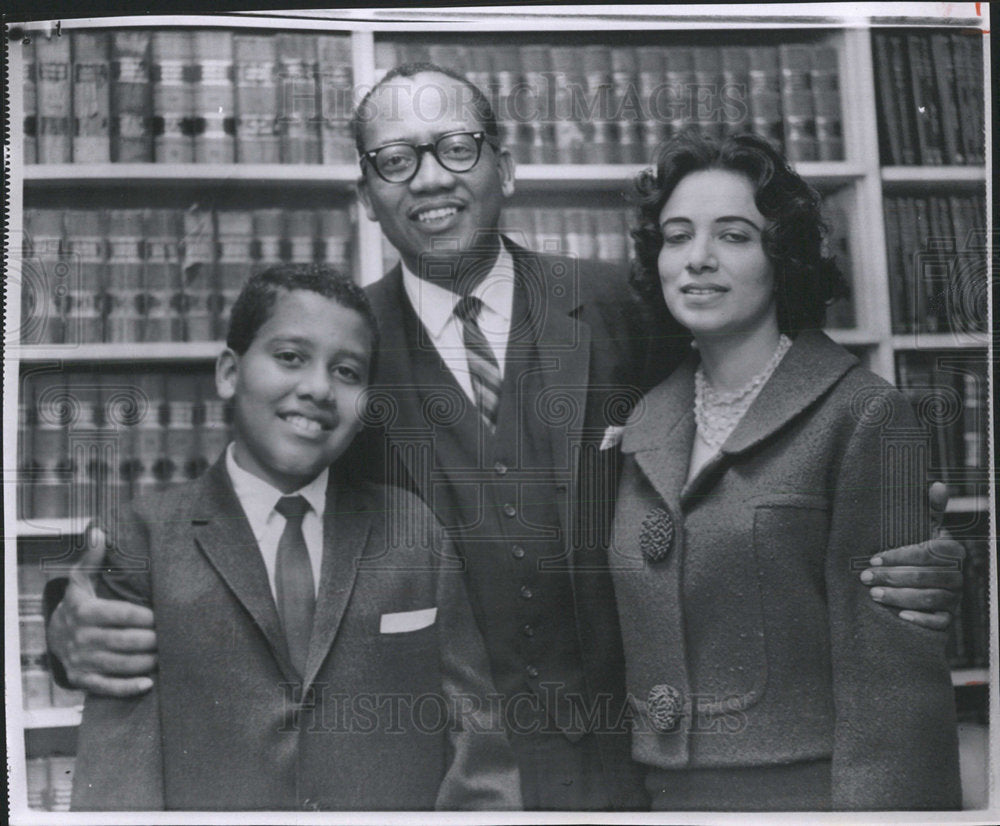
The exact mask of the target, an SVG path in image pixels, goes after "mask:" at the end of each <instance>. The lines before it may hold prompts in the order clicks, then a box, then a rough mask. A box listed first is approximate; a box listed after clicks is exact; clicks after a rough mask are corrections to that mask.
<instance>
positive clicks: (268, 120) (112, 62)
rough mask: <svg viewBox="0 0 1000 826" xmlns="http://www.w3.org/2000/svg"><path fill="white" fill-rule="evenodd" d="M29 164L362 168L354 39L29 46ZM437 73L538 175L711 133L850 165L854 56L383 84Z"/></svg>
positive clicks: (550, 63)
mask: <svg viewBox="0 0 1000 826" xmlns="http://www.w3.org/2000/svg"><path fill="white" fill-rule="evenodd" d="M22 48H23V49H24V61H25V86H24V115H25V120H24V134H25V156H26V159H27V161H28V163H35V162H37V163H68V162H71V161H72V162H76V163H101V162H159V163H216V164H218V163H233V162H236V163H353V162H354V160H355V157H356V154H355V149H354V143H353V140H352V138H351V135H350V129H349V122H350V117H351V113H352V111H353V107H354V105H355V104H356V103H357V102H358V100H359V99H360V97H361V95H362V94H363V93H364V92H365V91H366V89H361V88H359V87H356V86H355V84H354V82H353V76H352V69H351V60H352V56H351V43H350V39H349V38H348V37H347V36H345V35H330V34H320V33H315V32H279V33H267V32H253V31H235V32H234V31H228V30H225V29H161V30H154V31H150V30H142V29H122V30H110V31H102V30H77V31H67V32H65V33H63V34H62V35H61V36H57V37H44V36H37V37H35V38H33V39H32V40H31V41H30V42H29V43H27V44H25V45H24V46H23V47H22ZM411 60H431V61H433V62H435V63H438V64H440V65H443V66H446V67H449V68H454V69H458V70H459V71H463V72H466V73H468V76H469V78H470V79H471V80H472V81H473V82H474V83H475V84H477V85H478V86H479V87H480V88H482V89H483V90H484V91H487V92H488V93H489V95H490V97H491V98H492V100H493V102H494V104H495V106H496V110H497V113H498V117H499V120H500V123H501V126H502V128H503V131H504V135H503V138H504V140H505V142H506V143H507V144H508V145H509V146H511V147H512V148H513V149H514V151H515V153H516V156H517V159H518V160H520V161H522V162H525V163H615V162H621V163H641V162H647V161H648V160H649V159H650V158H651V157H652V155H653V150H654V149H655V147H656V146H657V145H658V144H659V143H660V142H661V141H662V140H663V138H664V137H666V136H668V135H670V134H672V133H673V132H676V131H678V130H680V129H682V128H684V127H685V126H688V125H691V124H694V125H696V126H698V127H699V128H701V129H703V130H705V131H708V132H710V133H713V134H716V135H722V134H726V133H730V132H738V131H743V130H747V129H752V130H753V131H755V132H757V133H759V134H762V135H764V136H766V137H768V138H769V139H771V140H773V141H774V142H775V143H776V144H779V145H781V146H783V147H784V149H785V151H786V152H787V154H788V156H789V158H790V159H791V160H793V161H809V160H841V159H843V157H844V142H843V134H842V133H843V129H842V115H841V99H840V88H839V67H838V59H837V52H836V50H835V49H834V48H833V47H832V46H827V45H822V44H806V43H785V44H781V45H777V46H773V45H771V46H768V45H761V46H684V45H677V46H669V47H665V46H637V47H633V46H625V45H620V46H607V45H595V44H591V45H562V44H560V45H556V44H551V43H536V44H525V45H521V46H517V45H510V46H496V45H493V44H492V43H490V44H485V43H484V44H482V45H477V46H467V45H463V44H456V45H441V44H432V43H424V42H421V41H420V40H419V39H417V40H412V41H405V42H403V41H399V42H394V41H379V42H378V43H377V44H376V61H377V71H378V72H385V71H386V70H388V69H389V68H390V67H392V66H394V65H396V64H398V63H402V62H407V61H411Z"/></svg>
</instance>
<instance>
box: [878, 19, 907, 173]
mask: <svg viewBox="0 0 1000 826" xmlns="http://www.w3.org/2000/svg"><path fill="white" fill-rule="evenodd" d="M892 60H893V57H892V46H891V44H890V42H889V35H887V34H885V33H884V32H872V62H873V64H874V69H875V93H876V107H877V111H878V124H879V130H878V132H879V154H880V156H881V161H882V165H883V166H895V165H897V164H901V163H902V162H903V136H902V132H901V126H900V123H899V116H898V112H897V106H896V98H895V93H894V85H893V69H892Z"/></svg>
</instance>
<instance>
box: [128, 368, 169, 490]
mask: <svg viewBox="0 0 1000 826" xmlns="http://www.w3.org/2000/svg"><path fill="white" fill-rule="evenodd" d="M136 386H137V387H138V390H139V393H140V394H141V395H142V398H144V399H145V400H146V405H145V408H144V410H143V411H142V415H141V416H140V418H139V421H138V422H137V423H136V429H135V442H134V451H135V452H134V454H133V462H134V470H133V473H132V476H133V479H132V495H133V496H146V495H149V494H151V493H154V492H155V491H157V490H158V489H160V488H161V487H162V483H163V482H164V481H169V479H170V476H171V475H172V469H171V468H170V467H169V466H168V465H167V464H166V457H165V454H164V450H163V437H164V430H165V427H164V425H165V423H166V411H165V410H164V407H165V405H166V395H165V393H166V391H165V387H164V377H163V376H162V375H161V374H159V373H142V374H140V375H139V376H137V377H136Z"/></svg>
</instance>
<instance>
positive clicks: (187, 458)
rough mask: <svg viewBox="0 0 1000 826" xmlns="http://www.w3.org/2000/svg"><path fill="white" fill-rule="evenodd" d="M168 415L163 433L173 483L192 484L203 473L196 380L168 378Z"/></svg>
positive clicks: (187, 377)
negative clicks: (171, 469)
mask: <svg viewBox="0 0 1000 826" xmlns="http://www.w3.org/2000/svg"><path fill="white" fill-rule="evenodd" d="M166 385H167V399H168V402H167V406H168V410H169V415H168V417H167V427H166V430H165V433H164V446H165V447H164V454H165V455H166V456H167V457H168V458H169V459H170V461H171V462H172V463H173V466H174V470H173V481H175V482H190V481H192V480H194V479H196V478H197V477H198V475H199V473H200V471H201V454H200V452H199V448H198V443H197V440H196V438H195V426H194V415H195V404H196V401H197V392H196V384H195V381H194V377H193V376H192V375H190V374H187V373H182V374H177V373H173V374H170V375H168V376H167V377H166Z"/></svg>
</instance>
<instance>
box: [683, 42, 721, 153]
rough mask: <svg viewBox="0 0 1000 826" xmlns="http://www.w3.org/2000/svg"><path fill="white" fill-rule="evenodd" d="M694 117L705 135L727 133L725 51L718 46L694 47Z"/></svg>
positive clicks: (692, 106)
mask: <svg viewBox="0 0 1000 826" xmlns="http://www.w3.org/2000/svg"><path fill="white" fill-rule="evenodd" d="M694 82H695V85H694V89H693V92H694V94H693V96H692V97H691V108H692V117H693V120H694V123H695V125H696V126H697V128H698V131H699V132H701V133H702V134H703V135H708V136H710V137H713V138H721V137H722V136H723V134H724V132H725V123H724V122H723V107H722V98H721V91H722V52H721V51H720V50H719V49H718V48H717V47H715V46H697V47H695V49H694Z"/></svg>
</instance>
